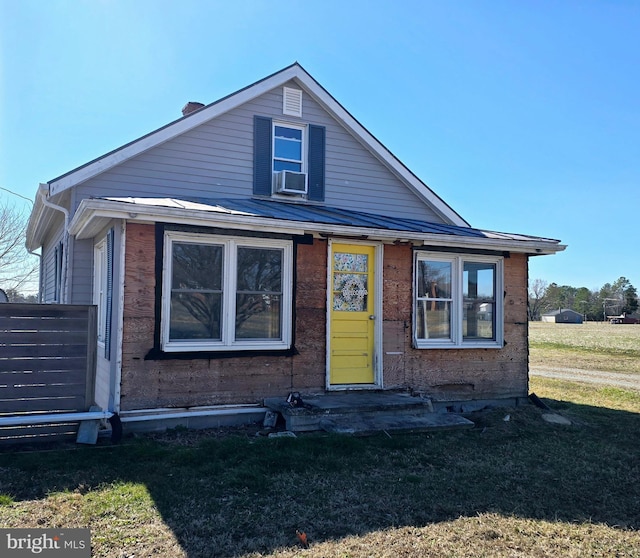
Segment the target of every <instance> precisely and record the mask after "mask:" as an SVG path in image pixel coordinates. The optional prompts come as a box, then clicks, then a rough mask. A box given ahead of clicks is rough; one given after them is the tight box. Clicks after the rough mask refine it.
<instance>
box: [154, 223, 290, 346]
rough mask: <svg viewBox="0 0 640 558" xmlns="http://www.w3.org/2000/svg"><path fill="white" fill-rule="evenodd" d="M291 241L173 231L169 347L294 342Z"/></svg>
mask: <svg viewBox="0 0 640 558" xmlns="http://www.w3.org/2000/svg"><path fill="white" fill-rule="evenodd" d="M292 257H293V247H292V242H291V241H285V240H271V239H264V238H248V237H229V236H215V235H207V234H195V233H184V232H176V231H167V232H166V233H165V250H164V265H163V269H164V273H163V279H162V284H163V292H162V348H163V350H164V351H168V352H177V351H221V350H278V349H288V348H290V346H291V330H292V324H291V319H292V306H291V305H292V291H291V285H292V275H293V270H292Z"/></svg>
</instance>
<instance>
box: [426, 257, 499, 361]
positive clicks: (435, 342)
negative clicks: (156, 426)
mask: <svg viewBox="0 0 640 558" xmlns="http://www.w3.org/2000/svg"><path fill="white" fill-rule="evenodd" d="M420 260H429V261H440V262H450V263H451V274H452V276H451V297H452V302H451V339H418V337H417V331H418V328H417V317H418V312H417V303H418V262H419V261H420ZM464 262H478V263H490V264H495V266H496V274H495V314H496V315H495V339H491V340H479V339H473V340H471V339H470V340H465V339H463V336H462V323H463V312H464V309H463V302H464V297H463V287H464V286H463V273H464ZM503 293H504V258H503V257H499V256H478V255H470V254H444V253H442V252H423V251H420V250H418V251H416V252H415V258H414V266H413V344H414V347H415V348H416V349H501V348H502V347H503V346H504V296H503Z"/></svg>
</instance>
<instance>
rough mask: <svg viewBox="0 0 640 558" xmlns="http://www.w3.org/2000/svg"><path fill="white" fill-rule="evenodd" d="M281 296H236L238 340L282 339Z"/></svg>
mask: <svg viewBox="0 0 640 558" xmlns="http://www.w3.org/2000/svg"><path fill="white" fill-rule="evenodd" d="M281 298H282V297H281V296H280V295H271V294H240V293H238V294H237V296H236V339H280V338H281V333H280V315H281V312H280V310H281V304H280V301H281Z"/></svg>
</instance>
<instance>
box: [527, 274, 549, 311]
mask: <svg viewBox="0 0 640 558" xmlns="http://www.w3.org/2000/svg"><path fill="white" fill-rule="evenodd" d="M548 285H549V284H548V283H547V282H546V281H543V280H542V279H534V280H533V282H532V283H531V284H530V285H529V320H531V321H533V320H539V319H540V313H541V312H542V306H543V305H544V303H545V301H546V294H547V287H548Z"/></svg>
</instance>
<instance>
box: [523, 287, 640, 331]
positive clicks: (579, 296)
mask: <svg viewBox="0 0 640 558" xmlns="http://www.w3.org/2000/svg"><path fill="white" fill-rule="evenodd" d="M560 308H568V309H570V310H574V311H575V312H578V313H580V314H582V315H583V316H584V317H585V318H586V319H587V320H590V321H604V320H606V319H607V316H620V315H621V314H626V315H629V314H633V313H634V312H635V311H636V310H637V309H638V291H637V290H636V288H635V287H634V286H633V285H632V284H631V282H630V281H629V280H628V279H627V278H626V277H620V278H619V279H618V280H617V281H615V282H613V283H605V284H604V285H602V287H600V288H599V289H596V290H590V289H588V288H587V287H572V286H570V285H558V284H557V283H551V284H549V283H547V282H546V281H543V280H542V279H535V280H534V281H533V282H532V283H531V284H530V285H529V320H540V316H542V314H546V313H547V312H552V311H553V310H559V309H560Z"/></svg>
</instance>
